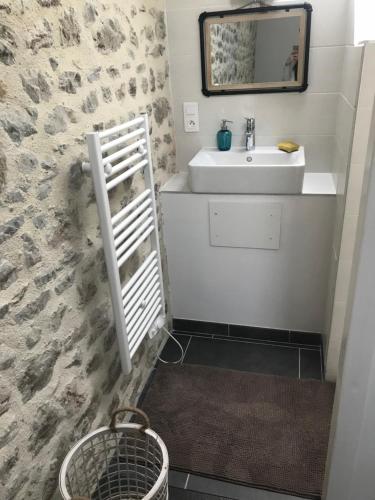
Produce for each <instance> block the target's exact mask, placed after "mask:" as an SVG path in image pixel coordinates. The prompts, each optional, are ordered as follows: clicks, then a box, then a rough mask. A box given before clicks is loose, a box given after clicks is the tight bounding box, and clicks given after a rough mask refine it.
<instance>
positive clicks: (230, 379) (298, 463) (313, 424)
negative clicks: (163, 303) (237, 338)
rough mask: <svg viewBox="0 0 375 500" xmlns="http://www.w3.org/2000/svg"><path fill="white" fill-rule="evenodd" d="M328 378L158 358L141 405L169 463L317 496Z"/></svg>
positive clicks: (329, 401)
mask: <svg viewBox="0 0 375 500" xmlns="http://www.w3.org/2000/svg"><path fill="white" fill-rule="evenodd" d="M333 394H334V386H333V385H332V384H328V383H322V382H319V381H315V380H296V379H292V378H286V377H277V376H272V375H257V374H253V373H247V372H240V371H232V370H223V369H220V368H210V367H205V366H199V365H183V366H158V368H157V369H156V372H155V375H154V378H153V380H152V383H151V384H150V387H149V389H148V392H147V394H146V396H145V398H144V400H143V403H142V409H143V410H144V411H145V412H146V413H147V414H148V415H149V417H150V420H151V426H152V428H153V429H154V430H155V431H156V432H157V433H159V434H160V436H161V437H162V438H163V440H164V441H165V443H166V445H167V447H168V451H169V456H170V462H171V468H174V469H178V470H183V471H187V472H192V473H196V474H202V475H205V476H209V477H212V478H215V479H221V480H224V481H231V482H236V483H241V484H244V485H247V486H253V487H257V488H262V489H267V490H272V491H277V492H283V493H289V494H292V495H296V496H301V497H305V498H313V499H315V498H320V495H321V490H322V484H323V476H324V468H325V460H326V454H327V446H328V436H329V426H330V419H331V411H332V404H333Z"/></svg>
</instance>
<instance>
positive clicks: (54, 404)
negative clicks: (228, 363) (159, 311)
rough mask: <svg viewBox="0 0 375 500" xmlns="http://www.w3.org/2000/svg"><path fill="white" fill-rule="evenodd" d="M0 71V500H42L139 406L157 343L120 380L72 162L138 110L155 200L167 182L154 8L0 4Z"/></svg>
mask: <svg viewBox="0 0 375 500" xmlns="http://www.w3.org/2000/svg"><path fill="white" fill-rule="evenodd" d="M0 69H1V72H0V191H1V195H0V196H1V201H0V218H1V220H0V344H1V346H0V349H1V351H0V376H1V379H0V481H1V482H0V498H1V499H4V500H14V499H26V498H28V499H38V500H42V499H49V498H53V497H54V495H55V490H56V485H57V475H58V471H59V467H60V464H61V461H62V459H63V457H64V456H65V454H66V452H67V450H68V448H69V447H70V446H71V444H72V443H73V442H74V441H75V440H77V439H78V438H80V437H81V436H82V435H84V434H85V433H87V432H88V431H89V430H90V429H92V428H96V427H97V426H99V425H100V424H102V423H103V422H104V423H106V422H108V415H109V414H110V412H111V411H112V410H113V409H114V408H116V407H117V406H118V405H120V404H121V403H124V402H134V401H135V400H136V398H137V396H138V395H139V392H140V391H141V389H142V387H143V384H144V382H145V380H146V378H147V375H148V373H149V370H150V367H151V366H152V364H153V362H154V360H155V352H156V351H157V350H158V349H159V348H160V344H161V342H162V339H161V338H160V337H157V338H156V339H154V340H153V341H149V340H145V341H144V343H143V345H142V348H141V349H140V351H139V353H138V354H137V356H136V358H135V360H134V369H133V371H132V373H131V375H129V376H128V377H125V376H123V375H122V374H121V369H120V363H119V358H118V353H117V345H116V339H115V331H114V328H113V322H112V311H111V307H110V302H109V291H108V283H107V279H106V271H105V265H104V261H103V251H102V244H101V237H100V232H99V229H98V218H97V212H96V205H95V197H94V195H93V189H92V183H91V179H90V177H89V176H88V175H83V174H82V173H81V163H82V161H85V160H87V148H86V144H85V138H84V134H85V132H87V131H91V130H93V129H100V128H102V127H108V126H110V125H113V124H116V123H120V122H121V121H124V120H127V119H129V118H131V117H133V116H134V115H135V114H138V113H139V112H140V111H145V110H147V112H148V113H149V115H150V117H151V124H152V144H153V160H154V170H155V181H156V187H157V188H158V187H160V185H161V184H162V183H164V182H165V181H166V179H167V178H168V177H169V176H170V175H171V173H172V172H173V171H174V168H175V151H174V139H173V134H172V118H171V110H170V96H169V83H168V61H167V55H166V27H165V22H164V0H144V1H141V2H136V1H135V0H132V1H128V0H122V1H119V0H118V1H117V2H116V1H114V0H106V1H83V0H0ZM142 182H143V181H142V177H141V175H140V176H139V178H138V179H135V180H134V182H133V184H126V185H125V186H123V187H122V188H119V189H117V190H116V193H115V194H114V196H113V202H114V204H117V205H121V204H122V203H124V202H125V201H126V200H128V199H129V198H130V197H132V196H134V195H135V194H136V193H137V192H138V191H139V190H141V189H142ZM139 258H140V256H139V255H137V256H135V258H134V259H133V262H132V263H130V265H129V266H128V267H127V269H126V270H125V273H126V274H128V275H129V274H131V272H132V268H134V263H136V262H137V261H139Z"/></svg>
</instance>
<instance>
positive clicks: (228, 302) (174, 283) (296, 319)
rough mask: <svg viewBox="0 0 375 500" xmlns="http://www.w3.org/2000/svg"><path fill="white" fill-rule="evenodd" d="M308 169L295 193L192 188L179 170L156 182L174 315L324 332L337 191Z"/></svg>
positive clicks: (183, 317) (202, 319) (329, 180)
mask: <svg viewBox="0 0 375 500" xmlns="http://www.w3.org/2000/svg"><path fill="white" fill-rule="evenodd" d="M308 176H310V178H307V179H305V183H304V191H303V193H302V194H300V195H239V194H235V195H231V194H196V193H192V192H191V191H190V188H189V183H188V178H187V174H185V173H183V174H177V175H175V176H174V177H173V178H172V179H171V180H170V181H169V182H168V183H167V184H166V185H165V186H164V187H163V188H162V190H161V205H162V218H163V236H164V241H165V245H166V250H167V261H168V274H169V281H170V297H171V308H172V311H171V313H172V316H173V317H174V318H182V319H191V320H200V321H213V322H218V323H230V324H240V325H249V326H257V327H264V328H275V329H285V330H296V331H304V332H317V333H322V331H323V328H324V321H325V314H326V307H327V296H328V280H329V270H330V261H331V254H332V240H333V221H334V212H335V191H334V188H333V183H331V176H330V174H306V177H308ZM311 176H312V177H311ZM314 176H315V177H314ZM319 176H320V177H319ZM324 176H326V177H324ZM327 176H329V177H327Z"/></svg>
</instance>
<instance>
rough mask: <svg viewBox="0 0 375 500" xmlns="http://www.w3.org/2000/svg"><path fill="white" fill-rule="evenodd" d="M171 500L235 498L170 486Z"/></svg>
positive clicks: (224, 499)
mask: <svg viewBox="0 0 375 500" xmlns="http://www.w3.org/2000/svg"><path fill="white" fill-rule="evenodd" d="M169 500H233V499H230V498H225V497H222V496H217V495H208V494H207V493H199V492H197V491H189V490H180V489H178V488H173V487H172V488H169Z"/></svg>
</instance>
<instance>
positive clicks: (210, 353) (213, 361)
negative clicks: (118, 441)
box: [162, 333, 323, 380]
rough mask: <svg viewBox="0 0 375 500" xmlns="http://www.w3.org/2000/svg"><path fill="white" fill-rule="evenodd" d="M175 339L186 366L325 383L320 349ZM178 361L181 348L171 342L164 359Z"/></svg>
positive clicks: (202, 338)
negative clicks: (199, 366) (314, 380)
mask: <svg viewBox="0 0 375 500" xmlns="http://www.w3.org/2000/svg"><path fill="white" fill-rule="evenodd" d="M175 336H176V338H177V339H178V341H179V342H180V343H181V345H182V347H183V348H184V350H185V357H184V363H189V364H199V365H206V366H216V367H220V368H226V369H229V370H240V371H248V372H256V373H264V374H272V375H282V376H285V377H293V378H301V379H307V378H313V379H316V380H323V366H322V352H321V347H320V346H319V345H316V346H314V345H311V346H304V345H297V344H294V345H292V344H280V343H274V342H262V341H257V340H255V341H253V340H246V339H231V338H228V337H226V338H224V337H220V338H219V337H217V336H215V337H213V336H212V335H211V336H210V335H199V336H198V335H189V334H185V333H183V334H180V333H175ZM179 357H180V350H179V348H178V347H177V345H176V344H175V342H173V341H172V340H171V339H170V340H168V342H167V344H166V346H165V348H164V350H163V353H162V358H163V359H165V360H170V361H175V360H177V359H178V358H179Z"/></svg>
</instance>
